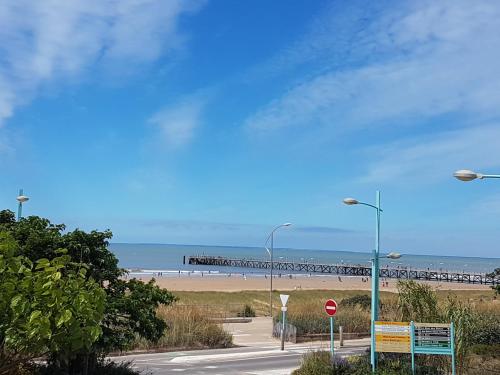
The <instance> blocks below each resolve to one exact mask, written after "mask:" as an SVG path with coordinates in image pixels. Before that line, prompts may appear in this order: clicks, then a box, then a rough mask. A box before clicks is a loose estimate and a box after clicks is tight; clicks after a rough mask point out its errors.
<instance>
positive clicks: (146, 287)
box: [0, 211, 175, 373]
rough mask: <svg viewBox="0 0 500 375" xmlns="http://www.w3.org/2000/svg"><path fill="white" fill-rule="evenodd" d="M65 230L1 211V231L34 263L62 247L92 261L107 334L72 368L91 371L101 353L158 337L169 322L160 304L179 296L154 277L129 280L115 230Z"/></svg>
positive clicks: (91, 270) (51, 256)
mask: <svg viewBox="0 0 500 375" xmlns="http://www.w3.org/2000/svg"><path fill="white" fill-rule="evenodd" d="M65 229H66V228H65V226H64V225H62V224H57V225H56V224H52V223H51V222H50V221H49V220H48V219H45V218H41V217H37V216H30V217H27V218H22V219H21V220H20V221H15V216H14V214H13V213H12V212H11V211H0V230H5V231H8V232H9V233H11V235H12V236H13V237H14V238H15V239H16V240H17V242H18V243H19V251H20V253H21V254H23V255H25V256H26V257H28V258H29V259H30V260H31V261H36V260H38V259H41V258H46V259H49V260H51V259H54V258H56V257H57V256H58V250H59V249H67V254H68V255H69V256H70V257H71V259H73V260H75V261H78V262H81V263H84V264H86V265H87V268H88V271H87V273H86V277H87V278H88V279H90V278H92V279H93V280H95V281H96V282H97V283H98V284H99V285H100V286H101V288H102V289H103V290H104V291H105V293H106V298H105V314H104V318H103V320H102V322H101V329H102V332H103V334H102V335H101V337H100V338H99V340H98V341H97V342H95V343H94V344H93V345H92V347H91V348H90V350H88V351H87V350H84V351H82V352H81V353H80V354H79V356H78V357H77V358H76V359H75V360H74V361H73V363H72V366H70V370H69V371H70V372H71V373H78V371H79V369H80V368H81V367H82V363H85V367H86V368H87V367H88V369H89V371H90V372H92V369H93V368H94V367H95V365H96V363H97V361H98V359H99V358H100V357H102V356H104V355H105V354H106V353H109V352H110V351H112V350H123V349H126V348H128V347H129V346H130V345H131V343H132V342H133V340H134V339H135V337H137V336H140V337H143V338H145V339H146V340H149V341H153V342H155V341H157V340H158V339H159V338H160V337H161V336H162V335H163V333H164V331H165V328H166V324H165V322H164V321H163V320H162V319H160V318H159V317H157V316H156V309H157V307H158V306H159V305H160V304H171V303H172V302H173V301H174V300H175V297H174V296H173V295H172V294H171V293H170V292H168V291H167V290H163V289H160V288H158V286H156V285H155V284H154V281H151V282H149V283H143V282H141V281H138V280H135V279H132V280H124V278H125V275H126V272H125V270H123V269H121V268H119V267H118V259H117V258H116V256H115V255H114V254H113V253H112V252H111V251H109V249H108V245H109V242H108V241H109V240H110V239H111V237H112V233H111V231H109V230H107V231H104V232H99V231H91V232H88V233H87V232H84V231H82V230H79V229H76V230H74V231H71V232H64V231H65ZM58 355H59V353H54V355H53V356H52V357H51V358H50V361H51V362H57V361H59V358H58Z"/></svg>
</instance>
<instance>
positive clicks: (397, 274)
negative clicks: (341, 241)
mask: <svg viewBox="0 0 500 375" xmlns="http://www.w3.org/2000/svg"><path fill="white" fill-rule="evenodd" d="M186 258H187V263H188V264H192V265H203V266H219V267H236V268H256V269H269V268H270V267H271V262H270V261H268V260H257V259H235V258H226V257H219V256H207V255H194V256H188V257H184V263H186ZM273 270H276V271H284V272H287V271H291V272H298V273H300V272H303V273H320V274H332V275H346V276H368V277H369V276H371V274H372V270H371V267H366V266H362V265H347V264H320V263H297V262H289V261H285V262H283V261H273ZM379 276H380V277H384V278H391V279H411V280H427V281H443V282H454V283H466V284H483V285H497V284H500V276H497V277H492V276H489V275H488V274H480V273H466V272H448V271H442V270H441V271H435V270H429V269H427V270H423V269H411V268H401V267H399V268H386V267H383V268H380V274H379Z"/></svg>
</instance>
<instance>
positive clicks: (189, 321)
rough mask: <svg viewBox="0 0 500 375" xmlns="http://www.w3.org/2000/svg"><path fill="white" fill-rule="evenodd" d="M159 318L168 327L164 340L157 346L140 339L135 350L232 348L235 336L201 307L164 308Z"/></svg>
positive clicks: (160, 310)
mask: <svg viewBox="0 0 500 375" xmlns="http://www.w3.org/2000/svg"><path fill="white" fill-rule="evenodd" d="M158 316H159V317H161V318H163V319H164V320H165V321H166V322H167V325H168V328H167V330H166V332H165V334H164V335H163V337H162V338H161V339H160V340H159V341H158V342H157V343H151V342H148V341H146V340H143V339H137V341H136V343H135V345H134V349H143V350H159V349H161V350H172V349H205V348H227V347H230V346H232V335H231V334H229V333H227V332H226V331H224V329H223V328H222V325H221V324H219V323H215V322H214V321H212V320H211V319H210V316H207V314H206V313H205V312H204V311H202V310H201V309H199V308H193V307H191V306H189V307H188V306H182V305H181V306H177V305H174V306H161V307H160V308H159V309H158Z"/></svg>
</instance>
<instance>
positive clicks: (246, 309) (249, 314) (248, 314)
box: [238, 305, 255, 318]
mask: <svg viewBox="0 0 500 375" xmlns="http://www.w3.org/2000/svg"><path fill="white" fill-rule="evenodd" d="M238 316H239V317H244V318H254V317H255V310H254V309H253V308H252V306H250V305H245V306H243V310H241V311H240V312H238Z"/></svg>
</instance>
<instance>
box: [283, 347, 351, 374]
mask: <svg viewBox="0 0 500 375" xmlns="http://www.w3.org/2000/svg"><path fill="white" fill-rule="evenodd" d="M351 373H352V369H351V366H350V365H349V362H348V361H346V360H344V359H342V358H338V359H335V360H334V361H333V362H332V359H331V355H330V352H325V351H315V352H310V353H307V354H305V355H304V357H303V358H302V363H301V365H300V368H299V369H297V370H295V371H294V372H293V373H292V374H293V375H344V374H345V375H347V374H351Z"/></svg>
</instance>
